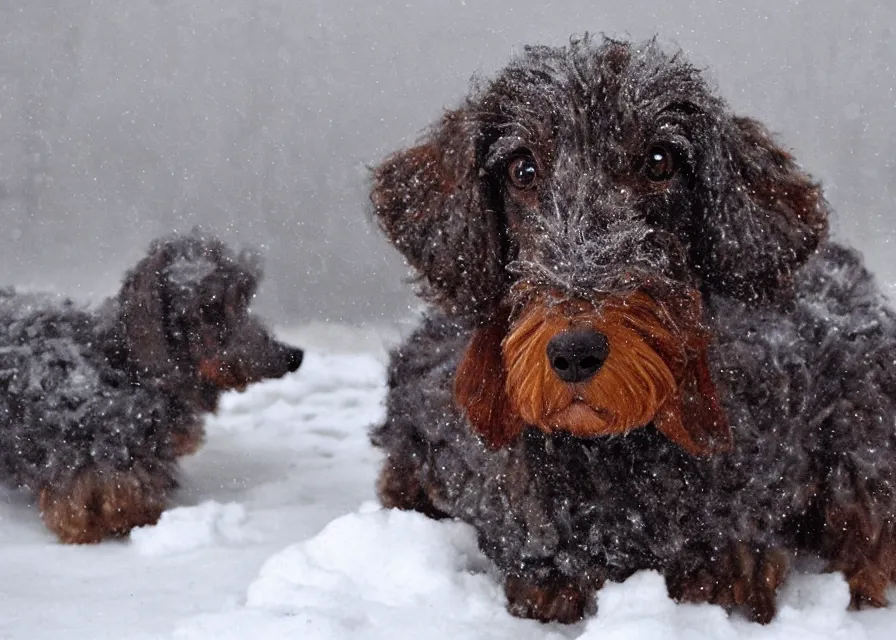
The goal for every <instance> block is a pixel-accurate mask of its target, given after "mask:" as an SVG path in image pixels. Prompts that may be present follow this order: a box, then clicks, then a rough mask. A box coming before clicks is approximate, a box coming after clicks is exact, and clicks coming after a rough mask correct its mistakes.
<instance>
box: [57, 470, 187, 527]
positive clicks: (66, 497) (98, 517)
mask: <svg viewBox="0 0 896 640" xmlns="http://www.w3.org/2000/svg"><path fill="white" fill-rule="evenodd" d="M172 484H173V483H172V482H171V480H170V479H168V478H164V477H154V476H150V475H147V474H143V473H137V472H134V471H113V472H97V471H85V472H83V473H81V474H80V475H79V476H77V477H76V479H75V480H74V482H72V483H71V484H68V485H65V486H47V487H44V488H43V489H41V491H40V499H39V505H40V513H41V517H42V518H43V520H44V522H45V523H46V525H47V527H48V528H49V529H50V530H51V531H53V532H54V533H55V534H56V535H57V536H59V539H60V541H62V542H64V543H67V544H89V543H94V542H99V541H101V540H103V539H104V538H108V537H113V536H123V535H126V534H127V533H128V532H130V530H131V529H133V528H134V527H139V526H143V525H147V524H155V523H156V522H157V521H158V519H159V516H160V515H161V514H162V511H163V510H164V508H165V506H166V496H167V493H168V491H169V490H170V489H171V485H172Z"/></svg>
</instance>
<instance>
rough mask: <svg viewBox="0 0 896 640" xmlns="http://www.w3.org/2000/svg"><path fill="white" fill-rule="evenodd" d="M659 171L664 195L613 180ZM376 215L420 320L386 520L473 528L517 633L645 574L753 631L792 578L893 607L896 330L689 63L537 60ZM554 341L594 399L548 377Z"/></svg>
mask: <svg viewBox="0 0 896 640" xmlns="http://www.w3.org/2000/svg"><path fill="white" fill-rule="evenodd" d="M583 87H584V88H583ZM538 91H540V93H541V95H540V96H539V95H537V93H536V92H538ZM530 92H531V93H530ZM570 103H572V105H573V106H572V107H570V106H569V105H570ZM520 105H523V106H520ZM579 109H580V110H582V112H584V111H587V110H589V109H590V110H591V112H590V113H591V117H594V118H595V119H597V123H596V124H593V125H591V124H589V126H588V127H584V129H586V130H581V129H582V128H583V127H581V126H580V124H581V122H582V121H583V120H586V118H585V117H584V116H583V115H582V113H580V112H578V111H576V110H579ZM570 110H572V111H573V112H574V113H575V114H576V115H575V118H574V120H575V125H573V126H572V127H571V129H572V131H573V134H570V130H569V129H567V128H565V127H566V124H565V122H564V121H563V118H565V117H566V116H568V111H570ZM669 111H674V113H675V115H674V117H673V118H671V119H670V120H669V121H668V122H666V123H663V122H662V119H663V117H664V114H666V113H668V112H669ZM601 118H603V119H604V120H605V122H601V121H600V119H601ZM698 118H699V119H701V121H700V123H697V124H695V123H694V122H693V120H696V119H698ZM608 123H609V124H608ZM577 127H579V128H577ZM545 132H547V133H545ZM617 136H618V137H617ZM608 140H613V142H608ZM656 140H660V141H661V142H660V143H658V142H656ZM471 141H472V142H471ZM468 144H469V145H472V149H471V150H469V151H468V150H467V147H466V146H465V145H468ZM664 145H668V146H669V147H670V148H671V147H672V145H680V146H679V148H678V151H676V153H679V154H681V155H680V157H678V160H680V161H681V165H680V167H679V168H678V170H677V171H671V172H670V171H668V170H667V169H668V166H664V165H662V164H660V166H659V170H657V169H656V167H654V166H650V167H648V168H644V167H643V166H642V165H640V164H638V162H640V161H638V160H637V157H636V158H635V160H634V161H633V160H631V159H630V158H626V155H627V154H628V153H629V151H628V150H627V148H629V149H630V148H635V149H638V148H640V149H642V151H640V152H638V151H635V152H634V153H636V154H637V153H641V154H645V153H646V156H647V158H648V159H657V160H658V161H663V162H665V161H666V160H667V159H668V157H670V156H671V154H668V155H667V156H666V157H665V158H664V157H663V156H664V154H665V152H666V151H668V149H667V148H664ZM620 149H622V151H620ZM655 149H659V151H656V152H654V150H655ZM643 150H646V151H643ZM446 151H447V152H446ZM592 152H594V155H591V154H592ZM491 158H497V162H493V161H492V160H491ZM518 158H523V160H522V161H518V160H517V159H518ZM647 162H648V161H647V160H645V161H644V163H645V165H646V163H647ZM576 163H578V168H576V167H575V166H573V167H572V168H573V170H572V171H570V165H576ZM710 163H715V166H711V165H710ZM725 163H730V165H729V166H728V167H727V168H726V167H725V166H722V165H724V164H725ZM494 164H497V165H498V169H496V170H495V169H493V165H494ZM502 171H506V172H507V173H508V175H509V177H508V178H506V184H502V183H501V182H500V180H501V178H500V175H501V172H502ZM527 172H531V175H532V176H535V175H537V176H538V177H539V179H540V180H541V181H540V182H536V181H535V180H534V179H533V180H529V178H528V177H527ZM645 175H646V176H647V177H646V178H645V177H644V176H645ZM657 177H660V178H662V179H661V180H655V179H654V178H657ZM409 178H410V179H409ZM532 185H535V186H534V187H533V186H532ZM704 190H705V192H704ZM748 198H749V199H748ZM373 199H374V204H375V207H376V213H377V215H378V217H379V220H380V222H381V224H382V226H383V228H384V229H385V230H386V232H387V234H388V235H389V236H390V238H391V239H392V241H393V242H394V243H395V244H396V246H398V248H399V249H401V250H402V251H403V253H404V254H405V256H406V257H407V258H408V260H409V261H410V262H411V264H412V265H413V266H414V267H415V268H416V269H417V270H418V272H419V273H420V275H421V276H422V279H423V281H424V285H425V287H426V288H425V290H424V292H425V294H426V295H427V297H429V298H430V299H431V300H433V301H434V302H435V303H436V306H437V308H436V309H433V310H431V311H430V312H429V313H428V315H427V317H426V318H425V320H424V322H423V326H422V327H421V328H420V329H419V330H418V331H417V332H416V333H415V334H414V335H413V336H412V337H411V338H410V339H409V340H408V341H407V342H406V343H405V344H404V345H402V346H401V347H400V348H399V349H397V350H396V352H395V353H394V355H393V361H392V368H391V371H390V390H389V397H388V414H387V418H386V422H385V424H383V425H382V426H380V427H379V428H378V429H377V430H376V431H375V432H374V442H375V443H376V444H377V445H379V446H380V447H382V448H383V449H384V450H385V453H386V456H387V459H386V463H385V466H384V469H383V473H382V475H381V477H380V485H379V491H380V497H381V499H382V501H383V503H384V504H385V505H387V506H394V507H399V508H406V509H416V510H419V511H422V512H423V513H426V514H428V515H430V516H432V517H444V516H449V517H457V518H460V519H462V520H464V521H467V522H469V523H471V524H472V525H473V526H474V527H475V528H476V529H477V531H478V534H479V539H480V545H481V547H482V549H483V550H484V551H485V553H486V554H487V555H488V556H489V557H490V558H492V559H493V560H494V561H495V563H496V564H497V566H498V568H499V569H500V570H501V572H502V573H503V574H504V576H505V589H506V592H507V596H508V600H509V607H510V610H511V611H512V612H514V613H516V614H518V615H523V616H529V617H536V618H539V619H542V620H562V621H572V620H575V619H578V618H579V617H581V616H582V615H583V614H584V612H586V611H587V610H588V609H589V608H590V603H591V602H592V598H591V595H592V594H593V592H594V591H595V590H596V589H597V588H599V586H600V585H601V584H602V583H603V582H604V581H605V580H607V579H610V580H621V579H624V578H625V577H627V576H629V575H631V574H632V573H633V572H635V571H637V570H640V569H655V570H658V571H660V572H662V573H663V574H664V575H665V576H666V578H667V583H668V585H669V589H670V592H671V593H672V595H674V596H675V597H677V598H679V599H683V600H692V601H708V602H715V603H719V604H722V605H726V606H729V607H734V606H744V607H746V608H747V609H748V610H749V612H750V613H751V615H752V616H753V618H754V619H756V620H760V621H768V620H769V619H771V617H772V616H773V615H774V611H775V592H776V589H777V587H778V586H779V585H780V583H781V581H782V580H783V579H784V577H785V576H786V573H787V568H788V559H789V558H790V557H791V556H792V555H793V554H794V553H798V552H802V551H808V552H812V553H818V554H820V555H821V556H822V557H824V558H825V559H826V560H827V561H828V562H829V567H830V568H831V569H833V570H841V571H843V572H844V573H845V575H846V577H847V579H848V580H849V583H850V587H851V590H852V595H853V603H854V604H855V605H857V606H858V605H863V604H864V605H867V604H870V605H882V604H884V602H885V598H884V590H885V588H886V587H887V585H888V584H889V583H890V582H891V581H893V580H894V579H896V538H894V530H896V316H894V314H893V313H892V312H891V311H890V310H889V309H888V308H887V307H886V304H885V302H884V300H883V298H882V296H881V295H880V294H879V292H878V290H877V288H876V285H875V283H874V282H873V279H872V278H871V276H870V275H869V274H868V273H867V271H866V270H865V269H864V267H863V266H862V263H861V259H860V258H859V257H858V256H857V255H856V254H855V253H854V252H852V251H851V250H849V249H846V248H843V247H840V246H838V245H836V244H833V243H827V242H826V241H825V230H826V217H827V210H826V205H825V203H824V201H823V199H822V198H821V195H820V191H819V190H818V188H817V186H816V185H815V184H814V183H812V182H811V181H810V180H809V179H808V178H807V177H805V176H804V174H802V173H801V172H800V171H799V169H798V168H797V167H796V166H795V164H793V162H792V160H791V158H790V157H789V156H788V155H787V154H786V153H784V152H783V151H781V150H780V149H778V148H777V147H776V146H774V144H773V143H772V142H771V141H770V139H769V138H768V136H767V134H765V133H764V131H763V130H762V129H761V127H760V126H759V125H758V124H756V123H753V122H752V121H747V120H743V119H737V118H734V117H733V116H731V115H730V114H729V113H728V112H727V109H726V108H725V107H724V105H723V104H721V103H720V102H718V101H717V100H716V99H714V98H712V97H711V96H710V95H709V94H708V93H707V92H706V90H705V88H704V87H703V85H702V83H701V82H700V80H699V74H698V72H696V71H695V70H694V69H693V68H692V67H690V66H689V65H687V63H685V62H683V61H682V60H681V59H680V58H679V57H671V58H670V57H668V56H664V55H663V54H661V53H660V52H658V50H657V49H656V47H655V46H654V45H652V44H649V45H645V46H644V47H643V48H640V49H638V48H635V47H634V46H632V45H628V44H625V43H618V42H612V41H607V42H605V43H603V44H602V45H600V46H594V45H592V44H590V43H588V42H585V43H574V44H573V45H571V46H570V47H569V48H568V49H544V48H536V49H532V50H529V51H528V52H527V54H526V55H525V56H523V57H522V59H520V60H518V61H515V62H514V63H512V64H511V65H510V67H509V68H508V69H507V70H506V71H505V72H504V73H502V74H501V75H500V76H499V78H498V79H497V80H496V81H494V82H493V83H491V84H489V85H488V86H486V87H485V88H484V89H483V91H482V92H481V93H480V94H478V95H475V96H474V97H473V98H471V100H470V102H469V103H468V104H467V105H466V106H465V108H464V109H461V110H459V111H458V112H454V113H451V114H449V116H447V117H446V120H445V122H444V123H443V125H442V126H441V128H437V129H436V130H435V131H434V133H433V134H432V136H431V137H430V138H429V139H428V140H426V141H425V142H424V143H423V144H421V146H419V147H415V148H413V149H411V150H408V151H406V152H402V153H399V154H396V155H395V156H393V157H392V158H390V159H388V160H387V161H386V162H385V163H384V164H383V166H381V167H380V168H379V169H378V170H377V173H376V176H375V185H374V196H373ZM424 223H427V224H428V225H429V227H430V228H429V229H427V230H424V228H423V226H422V225H423V224H424ZM451 247H453V248H455V249H456V251H457V252H458V253H459V256H457V255H455V256H452V260H453V262H451V261H449V259H448V252H449V251H450V248H451ZM460 270H463V271H464V272H463V273H461V272H460ZM582 335H585V336H586V340H591V342H590V343H589V344H590V345H592V346H589V347H587V348H586V347H582V346H581V345H582V344H584V343H582V342H581V339H582V338H581V336H582ZM595 335H597V338H594V336H595ZM570 336H572V338H573V339H574V340H579V342H577V343H576V346H575V349H579V350H580V351H578V352H577V351H575V349H574V350H572V351H570V350H569V349H567V350H566V351H564V357H565V356H567V355H569V354H572V356H571V357H572V358H579V357H580V355H581V353H584V351H581V349H585V350H587V351H588V358H590V360H586V359H580V360H578V361H576V362H577V364H576V365H575V366H573V367H572V369H573V370H574V369H575V367H576V366H579V367H582V368H587V369H589V370H588V371H586V372H584V373H582V372H578V373H577V372H575V371H573V373H570V368H569V366H568V362H567V361H566V360H564V359H563V358H560V359H558V358H557V356H556V353H557V349H562V348H566V347H565V346H564V345H568V340H569V338H570ZM589 336H590V337H589ZM558 338H560V340H558ZM563 340H567V342H563ZM595 340H597V342H595ZM546 345H547V348H546V349H545V346H546ZM558 345H559V346H558ZM594 345H597V346H594ZM552 349H553V352H552ZM577 353H579V355H576V354H577ZM595 358H596V359H597V360H598V361H599V362H598V364H597V372H596V373H595V372H594V371H593V370H592V369H594V367H593V365H592V363H591V360H594V359H595ZM614 358H615V359H614ZM568 359H569V358H567V360H568ZM619 398H622V400H619Z"/></svg>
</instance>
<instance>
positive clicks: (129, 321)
mask: <svg viewBox="0 0 896 640" xmlns="http://www.w3.org/2000/svg"><path fill="white" fill-rule="evenodd" d="M260 278H261V265H260V260H259V258H258V257H257V256H256V255H254V254H252V253H250V252H243V253H241V254H240V255H235V254H234V253H233V252H232V251H231V250H230V249H229V248H228V247H227V246H226V245H225V244H224V243H223V242H221V241H220V240H217V239H216V238H213V237H209V236H206V235H204V234H202V233H201V232H200V231H198V230H194V231H193V232H192V233H190V234H185V235H180V234H175V235H171V236H168V237H165V238H161V239H158V240H155V241H154V242H153V243H152V245H151V246H150V249H149V254H148V255H147V256H146V257H145V258H144V259H143V260H141V261H140V263H138V264H137V266H136V267H135V268H134V269H133V270H132V271H130V272H129V273H128V274H127V275H126V277H125V281H124V285H123V286H122V288H121V291H120V293H119V305H120V309H121V317H122V323H123V328H124V338H125V343H126V345H125V346H126V349H127V351H128V354H129V357H130V359H131V361H132V362H133V363H134V364H135V366H136V368H137V370H138V373H139V374H140V375H153V376H169V377H170V376H172V375H177V376H179V378H181V377H186V378H187V379H188V380H193V381H195V382H198V383H201V384H203V385H205V386H208V387H210V388H213V389H217V390H221V391H223V390H229V389H238V390H242V389H243V388H245V387H246V385H248V384H250V383H252V382H257V381H259V380H263V379H266V378H280V377H282V376H284V375H285V374H287V373H289V372H290V371H295V370H296V369H298V368H299V365H300V364H301V362H302V355H303V354H302V350H301V349H297V348H294V347H290V346H288V345H286V344H283V343H281V342H278V341H276V340H274V338H273V337H272V336H271V335H270V334H269V333H268V331H267V330H266V329H265V327H264V325H263V324H262V323H261V322H260V321H259V320H258V319H257V318H255V317H254V316H253V315H252V314H251V313H250V311H249V305H250V303H251V301H252V298H253V297H254V295H255V290H256V288H257V286H258V281H259V279H260Z"/></svg>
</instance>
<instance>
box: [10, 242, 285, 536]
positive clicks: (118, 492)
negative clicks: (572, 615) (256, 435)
mask: <svg viewBox="0 0 896 640" xmlns="http://www.w3.org/2000/svg"><path fill="white" fill-rule="evenodd" d="M260 277H261V270H260V265H259V261H258V260H257V258H255V257H254V256H253V255H251V254H249V253H243V254H241V255H239V256H237V255H235V254H234V253H233V252H232V251H231V250H230V249H229V248H228V247H227V246H226V245H224V244H223V243H222V242H220V241H219V240H217V239H215V238H212V237H209V236H206V235H203V234H202V233H200V232H198V231H194V232H192V233H190V234H186V235H172V236H169V237H165V238H162V239H159V240H156V241H155V242H153V243H152V245H151V246H150V250H149V254H148V255H147V256H146V257H145V258H144V259H143V260H142V261H140V263H139V264H138V265H137V266H136V267H135V268H134V269H133V270H132V271H130V272H129V273H128V274H127V275H126V276H125V279H124V284H123V286H122V288H121V291H120V292H119V293H118V295H117V296H116V297H115V298H112V299H110V300H108V301H107V302H106V303H105V304H103V305H102V306H100V307H99V308H97V309H87V308H82V307H80V306H78V305H76V304H74V303H73V302H71V301H70V300H63V301H60V300H59V299H58V298H53V297H50V296H40V295H33V294H20V293H16V292H15V291H13V290H10V289H7V290H3V291H0V480H2V481H4V482H5V483H8V484H9V485H12V486H14V487H23V488H27V489H30V490H32V491H33V492H35V493H36V494H37V496H38V499H39V505H40V511H41V515H42V517H43V519H44V522H45V523H46V525H47V526H48V527H49V528H50V529H51V530H52V531H53V532H55V533H56V534H57V535H58V536H59V539H60V540H62V541H63V542H68V543H88V542H97V541H99V540H101V539H103V538H105V537H107V536H115V535H123V534H126V533H128V532H129V531H130V530H131V529H132V528H133V527H136V526H140V525H146V524H152V523H155V522H156V521H157V520H158V518H159V516H160V514H161V513H162V510H163V509H164V508H165V506H166V503H167V499H168V496H169V495H170V493H171V491H172V490H173V489H174V488H175V486H176V484H177V482H176V460H177V458H178V456H181V455H185V454H188V453H192V452H193V451H195V450H196V449H197V448H198V447H199V446H200V444H201V443H202V440H203V414H205V413H207V412H213V411H215V409H216V407H217V404H218V398H219V396H220V395H221V393H222V392H223V391H226V390H230V389H238V390H242V389H243V388H245V387H246V385H248V384H250V383H252V382H255V381H259V380H263V379H265V378H279V377H282V376H283V375H285V374H286V373H288V372H290V371H295V370H296V369H298V367H299V365H300V364H301V362H302V351H301V350H300V349H296V348H293V347H290V346H287V345H285V344H282V343H280V342H277V341H276V340H274V339H273V338H272V337H271V336H270V334H269V333H268V332H267V330H266V329H265V328H264V326H263V325H262V324H261V323H260V322H259V321H258V320H257V319H255V318H254V317H253V316H252V315H250V313H249V304H250V302H251V300H252V298H253V295H254V293H255V289H256V287H257V285H258V281H259V278H260Z"/></svg>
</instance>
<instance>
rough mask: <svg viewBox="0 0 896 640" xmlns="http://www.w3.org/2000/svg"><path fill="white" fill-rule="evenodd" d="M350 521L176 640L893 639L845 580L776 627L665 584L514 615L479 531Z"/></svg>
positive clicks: (828, 582) (790, 586) (381, 513)
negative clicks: (542, 614) (543, 615)
mask: <svg viewBox="0 0 896 640" xmlns="http://www.w3.org/2000/svg"><path fill="white" fill-rule="evenodd" d="M372 509H373V508H372V507H366V508H362V510H361V511H359V512H358V513H353V514H350V515H346V516H342V517H340V518H337V519H335V520H333V521H332V522H330V523H329V524H328V525H327V526H326V527H324V529H323V530H322V531H321V532H320V533H319V534H318V535H316V536H314V537H312V538H310V539H308V540H307V541H305V542H301V543H298V544H295V545H293V546H290V547H287V548H286V549H284V550H283V551H281V552H279V553H276V554H274V555H273V556H271V557H270V558H269V559H268V560H267V562H265V563H264V565H263V567H262V568H261V571H260V573H259V576H258V578H257V579H256V580H255V581H254V582H253V583H252V584H251V585H250V587H249V589H248V596H247V599H246V604H245V606H244V607H241V608H236V609H233V610H231V611H229V612H222V613H220V614H215V615H206V616H202V617H198V618H195V619H194V620H192V621H191V622H189V623H187V624H186V625H184V626H182V627H181V628H180V629H179V630H178V631H177V633H176V634H175V637H177V638H181V639H187V640H202V639H206V638H210V637H214V638H215V639H216V640H227V639H234V640H235V639H237V638H250V637H266V638H287V637H301V638H303V639H304V640H337V639H340V640H341V639H358V640H360V639H367V640H386V639H389V640H404V639H408V640H411V639H414V640H419V638H421V637H426V638H433V639H435V638H451V639H452V640H463V639H467V638H469V639H471V640H473V639H490V638H496V639H497V638H514V640H528V639H529V638H532V639H533V640H534V639H535V638H549V639H554V640H560V639H571V638H580V639H581V640H657V639H660V638H662V639H663V640H741V639H743V640H773V639H776V638H787V639H788V640H865V639H868V638H885V637H891V636H890V635H889V634H888V632H887V629H886V624H887V622H886V621H887V620H888V619H889V620H892V612H886V611H875V612H862V613H855V612H850V611H848V610H847V605H848V604H849V590H848V588H847V585H846V583H845V581H844V580H843V578H842V576H840V575H837V574H824V575H816V574H801V573H796V574H794V575H793V576H792V577H791V578H790V580H789V581H788V583H787V585H786V586H785V587H784V588H783V589H782V591H781V594H780V596H779V599H778V605H779V613H778V616H777V617H776V618H775V620H774V621H773V622H772V623H771V624H769V625H766V626H762V625H758V624H754V623H751V622H749V621H748V620H747V619H746V618H745V617H744V616H743V615H741V614H739V613H734V614H730V615H729V614H728V613H726V612H725V611H724V610H723V609H722V608H720V607H716V606H712V605H707V604H699V605H697V604H677V603H675V602H674V601H673V600H672V599H670V598H669V595H668V592H667V590H666V584H665V581H664V580H663V578H662V576H661V575H659V574H658V573H655V572H652V571H644V572H640V573H637V574H635V575H634V576H632V577H631V578H629V579H628V580H626V581H625V582H624V583H621V584H614V583H609V584H607V585H606V586H604V588H603V589H601V590H600V591H599V593H598V596H597V604H598V612H597V614H596V615H595V616H593V617H591V618H589V619H587V620H585V621H584V622H581V623H579V624H576V625H569V626H563V625H559V624H548V625H545V624H541V623H539V622H535V621H532V620H519V619H516V618H513V617H512V616H510V615H509V614H508V613H507V611H506V609H505V605H506V601H505V598H504V595H503V592H502V589H501V587H500V582H499V580H498V579H497V576H496V575H495V574H494V572H493V571H492V567H491V565H490V564H489V563H488V561H487V560H486V559H485V558H484V557H483V556H482V555H481V553H480V552H479V551H478V549H477V546H476V535H475V532H474V531H473V530H472V529H471V528H470V527H468V526H466V525H464V524H461V523H458V522H450V521H440V522H436V521H432V520H429V519H427V518H425V517H424V516H422V515H420V514H417V513H408V512H401V511H388V510H372ZM890 631H891V629H890Z"/></svg>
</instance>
